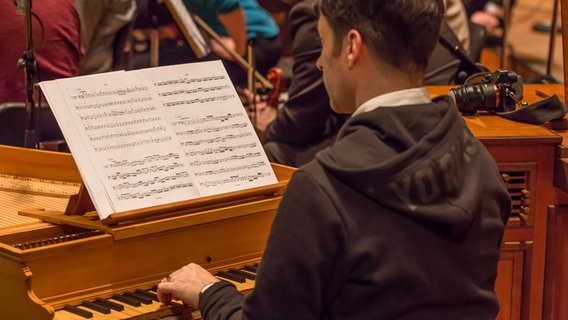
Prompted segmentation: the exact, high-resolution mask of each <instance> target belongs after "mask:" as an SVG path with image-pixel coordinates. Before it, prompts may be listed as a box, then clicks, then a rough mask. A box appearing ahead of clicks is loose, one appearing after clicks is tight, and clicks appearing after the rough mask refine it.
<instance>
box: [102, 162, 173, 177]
mask: <svg viewBox="0 0 568 320" xmlns="http://www.w3.org/2000/svg"><path fill="white" fill-rule="evenodd" d="M177 168H183V164H181V163H177V162H174V163H172V164H168V165H159V166H150V167H145V168H140V169H136V170H134V171H130V172H116V173H113V174H110V175H108V178H109V179H111V180H119V179H122V180H124V179H130V178H135V177H138V176H141V175H147V174H150V173H159V172H168V171H170V170H174V169H177Z"/></svg>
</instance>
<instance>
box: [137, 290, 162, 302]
mask: <svg viewBox="0 0 568 320" xmlns="http://www.w3.org/2000/svg"><path fill="white" fill-rule="evenodd" d="M135 292H136V293H138V294H140V295H143V296H145V297H148V298H150V299H152V300H154V301H158V295H157V294H155V293H152V292H150V291H146V290H142V289H136V291H135Z"/></svg>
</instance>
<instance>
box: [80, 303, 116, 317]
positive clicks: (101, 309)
mask: <svg viewBox="0 0 568 320" xmlns="http://www.w3.org/2000/svg"><path fill="white" fill-rule="evenodd" d="M81 305H82V306H83V307H85V308H87V309H91V310H95V311H98V312H100V313H104V314H109V313H110V308H109V307H105V306H102V305H100V304H96V303H94V302H89V301H83V303H81Z"/></svg>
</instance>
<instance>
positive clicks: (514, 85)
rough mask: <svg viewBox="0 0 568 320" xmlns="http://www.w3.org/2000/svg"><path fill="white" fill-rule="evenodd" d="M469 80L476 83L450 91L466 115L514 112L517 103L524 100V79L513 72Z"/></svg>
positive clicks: (500, 71) (473, 77) (500, 72)
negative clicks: (482, 112)
mask: <svg viewBox="0 0 568 320" xmlns="http://www.w3.org/2000/svg"><path fill="white" fill-rule="evenodd" d="M469 80H473V81H476V83H475V84H465V85H462V86H460V87H458V88H453V89H450V92H451V93H452V94H453V96H454V98H455V101H456V105H457V107H458V110H459V111H460V112H461V113H462V114H464V115H475V114H477V111H478V110H487V111H493V112H508V111H514V110H515V109H516V105H517V102H518V101H520V100H521V99H522V98H523V82H522V78H521V77H520V76H519V75H518V74H516V73H515V72H513V71H508V70H497V71H495V72H486V73H480V74H477V75H473V76H472V77H470V79H469ZM477 81H478V82H477ZM468 82H472V81H468Z"/></svg>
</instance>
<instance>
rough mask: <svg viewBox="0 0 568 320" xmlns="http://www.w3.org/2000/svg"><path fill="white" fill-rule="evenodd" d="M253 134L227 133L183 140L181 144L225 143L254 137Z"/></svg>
mask: <svg viewBox="0 0 568 320" xmlns="http://www.w3.org/2000/svg"><path fill="white" fill-rule="evenodd" d="M252 136H254V134H253V133H250V132H244V133H241V134H228V135H225V136H218V137H212V138H204V139H199V140H190V141H184V142H181V143H180V144H181V145H182V146H200V145H204V144H212V143H225V142H228V141H231V140H235V139H240V138H246V137H252Z"/></svg>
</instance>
